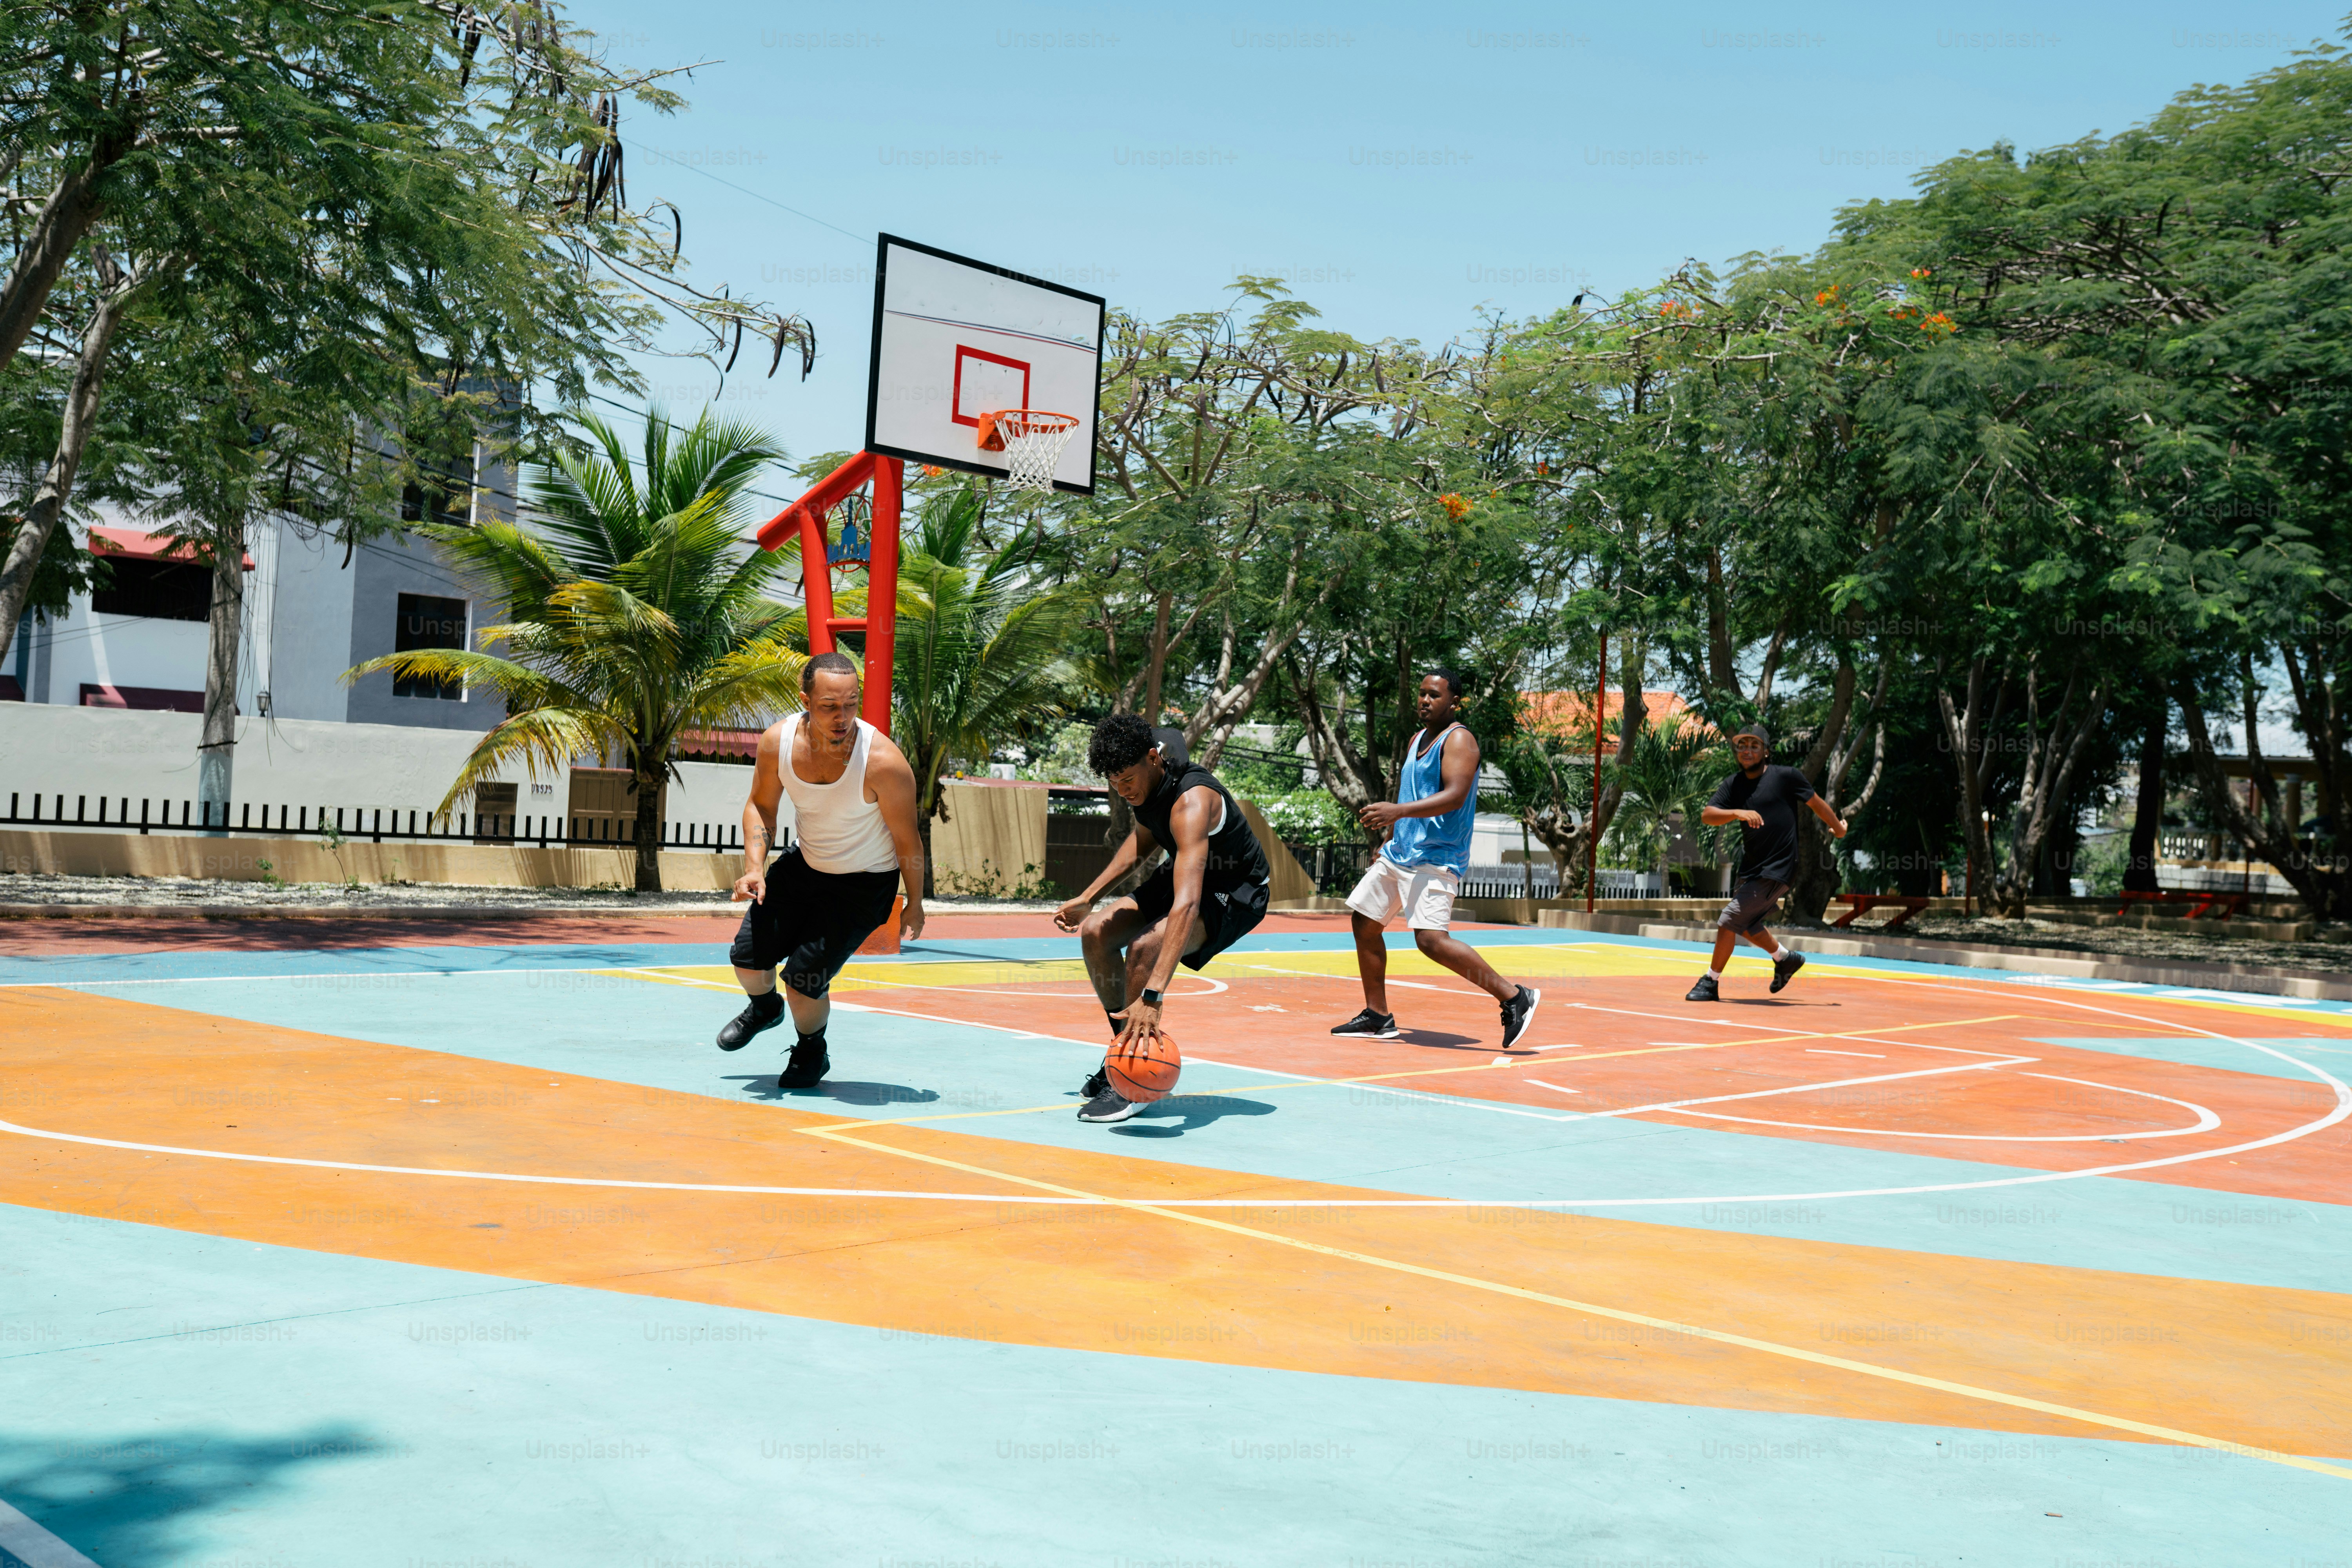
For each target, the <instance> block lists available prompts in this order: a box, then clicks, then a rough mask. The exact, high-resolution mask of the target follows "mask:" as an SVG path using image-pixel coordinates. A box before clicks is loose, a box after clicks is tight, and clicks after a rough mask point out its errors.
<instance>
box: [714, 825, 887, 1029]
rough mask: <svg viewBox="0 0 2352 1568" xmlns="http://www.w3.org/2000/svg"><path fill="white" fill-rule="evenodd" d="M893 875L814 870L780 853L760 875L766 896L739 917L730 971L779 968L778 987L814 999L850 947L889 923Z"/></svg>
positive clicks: (795, 853)
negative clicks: (781, 983)
mask: <svg viewBox="0 0 2352 1568" xmlns="http://www.w3.org/2000/svg"><path fill="white" fill-rule="evenodd" d="M897 897H898V872H896V871H819V870H816V869H814V868H812V867H811V866H810V865H809V863H808V862H807V861H805V860H803V859H802V858H801V852H800V850H799V849H798V848H797V847H794V848H791V849H787V850H785V851H784V852H783V854H782V855H781V856H779V857H778V858H777V859H776V862H775V864H774V865H772V866H770V867H769V868H768V896H767V897H766V898H764V899H761V900H760V901H759V902H758V903H756V904H753V905H752V906H751V908H750V909H748V910H745V911H744V912H743V924H742V926H741V928H740V930H738V931H736V932H735V945H734V946H733V947H731V948H730V949H729V950H728V952H727V956H728V958H729V959H730V961H731V962H732V963H734V965H735V967H736V968H738V969H773V968H774V967H775V966H776V965H778V964H779V963H781V964H782V965H783V966H784V984H787V985H789V986H791V987H792V988H793V990H795V991H797V992H799V993H800V994H802V995H803V996H822V995H824V993H825V988H826V987H827V986H829V985H831V984H833V977H834V976H835V975H836V974H838V973H841V966H842V965H843V964H845V963H848V962H849V957H850V954H852V953H854V952H856V951H857V948H858V944H859V943H860V942H864V941H865V940H866V938H867V937H869V936H871V935H873V934H874V931H875V929H876V928H877V927H878V926H880V925H881V924H882V922H883V921H887V920H888V919H889V918H890V907H891V900H894V899H896V898H897Z"/></svg>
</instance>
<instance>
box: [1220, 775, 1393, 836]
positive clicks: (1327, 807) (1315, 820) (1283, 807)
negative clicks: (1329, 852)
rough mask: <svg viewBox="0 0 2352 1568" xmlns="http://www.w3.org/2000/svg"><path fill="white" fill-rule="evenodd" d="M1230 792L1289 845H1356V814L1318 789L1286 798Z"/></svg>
mask: <svg viewBox="0 0 2352 1568" xmlns="http://www.w3.org/2000/svg"><path fill="white" fill-rule="evenodd" d="M1234 793H1235V794H1236V795H1240V796H1241V797H1242V798H1243V799H1244V800H1247V801H1248V802H1249V803H1250V804H1251V805H1255V806H1256V807H1257V808H1258V809H1259V810H1260V811H1262V812H1264V813H1265V819H1266V822H1267V824H1268V825H1269V826H1272V827H1273V828H1274V830H1275V832H1276V835H1278V836H1279V837H1282V838H1283V839H1285V840H1286V841H1288V842H1290V843H1293V844H1333V843H1346V844H1360V843H1362V842H1364V829H1363V826H1362V825H1361V824H1360V823H1359V822H1358V821H1357V820H1356V814H1355V813H1354V812H1352V811H1349V809H1348V808H1347V807H1346V806H1344V805H1340V804H1339V802H1338V801H1337V800H1335V799H1333V798H1332V795H1331V792H1330V791H1328V790H1321V789H1302V790H1293V791H1291V792H1290V793H1289V794H1287V795H1270V796H1269V795H1251V794H1248V793H1246V792H1245V791H1243V790H1241V789H1240V788H1238V787H1235V789H1234Z"/></svg>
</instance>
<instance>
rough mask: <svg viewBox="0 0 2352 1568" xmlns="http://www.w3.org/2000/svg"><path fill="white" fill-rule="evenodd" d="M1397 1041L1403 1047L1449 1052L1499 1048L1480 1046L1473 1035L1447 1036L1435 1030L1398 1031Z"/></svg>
mask: <svg viewBox="0 0 2352 1568" xmlns="http://www.w3.org/2000/svg"><path fill="white" fill-rule="evenodd" d="M1397 1039H1398V1041H1399V1042H1400V1043H1401V1044H1403V1045H1408V1046H1435V1047H1439V1048H1440V1049H1443V1050H1449V1051H1473V1050H1478V1051H1483V1050H1496V1049H1499V1048H1500V1047H1493V1046H1482V1045H1480V1044H1479V1043H1478V1038H1477V1037H1476V1036H1475V1035H1447V1034H1442V1033H1440V1032H1439V1031H1437V1030H1435V1029H1399V1030H1398V1031H1397Z"/></svg>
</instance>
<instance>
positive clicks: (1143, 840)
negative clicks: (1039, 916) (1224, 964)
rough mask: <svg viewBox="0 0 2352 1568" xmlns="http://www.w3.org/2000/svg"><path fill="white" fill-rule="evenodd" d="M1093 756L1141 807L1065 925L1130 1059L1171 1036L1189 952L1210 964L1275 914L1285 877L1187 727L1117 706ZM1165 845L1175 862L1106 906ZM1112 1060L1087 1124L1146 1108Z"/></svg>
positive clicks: (1090, 1096)
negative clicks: (1168, 1026) (1166, 1019)
mask: <svg viewBox="0 0 2352 1568" xmlns="http://www.w3.org/2000/svg"><path fill="white" fill-rule="evenodd" d="M1087 765H1088V766H1090V767H1092V768H1093V769H1094V771H1095V772H1097V773H1100V774H1102V775H1103V777H1104V778H1105V779H1106V780H1108V782H1109V784H1110V787H1111V788H1113V789H1115V790H1117V791H1118V796H1119V798H1120V799H1121V800H1124V801H1125V802H1127V804H1128V805H1129V806H1131V807H1133V808H1134V811H1135V831H1134V832H1133V833H1130V834H1129V835H1128V837H1127V842H1126V843H1124V844H1122V845H1120V846H1119V847H1118V850H1117V851H1116V852H1114V853H1113V854H1112V856H1111V858H1110V864H1109V865H1108V866H1106V867H1104V868H1103V870H1102V874H1101V875H1100V876H1098V877H1097V878H1096V879H1094V880H1093V881H1092V882H1091V883H1089V884H1088V885H1087V890H1086V891H1085V892H1083V893H1080V894H1079V895H1078V896H1077V897H1076V898H1075V899H1072V900H1070V901H1069V902H1067V903H1066V904H1064V905H1063V906H1062V907H1061V908H1060V909H1059V910H1055V913H1054V923H1055V925H1057V926H1059V927H1061V928H1062V929H1063V930H1064V931H1073V930H1075V931H1076V932H1077V933H1078V939H1079V942H1080V943H1081V945H1082V946H1083V948H1084V950H1085V952H1086V958H1087V978H1088V979H1089V980H1091V981H1093V982H1094V987H1095V995H1096V996H1097V998H1098V999H1099V1000H1100V1001H1101V1003H1102V1005H1103V1011H1104V1012H1105V1013H1106V1014H1107V1015H1108V1016H1109V1018H1110V1032H1111V1036H1112V1038H1113V1040H1114V1041H1115V1044H1114V1045H1113V1046H1112V1047H1111V1048H1112V1051H1113V1053H1114V1054H1123V1053H1127V1052H1131V1051H1138V1050H1141V1049H1143V1048H1145V1047H1149V1046H1150V1042H1151V1041H1152V1039H1153V1037H1156V1036H1158V1035H1159V1034H1160V1007H1161V1000H1160V998H1161V993H1162V992H1163V991H1164V990H1165V989H1166V988H1167V985H1168V982H1169V981H1170V980H1171V978H1173V977H1174V975H1175V973H1176V962H1177V960H1178V959H1179V958H1181V959H1182V960H1183V962H1184V963H1187V964H1189V965H1190V966H1191V967H1192V968H1194V969H1204V968H1206V967H1207V966H1208V963H1209V960H1210V959H1212V958H1213V957H1215V956H1216V955H1217V954H1218V953H1220V952H1223V951H1224V950H1225V949H1226V948H1228V947H1231V946H1232V945H1233V944H1234V942H1238V941H1239V940H1241V938H1243V937H1244V936H1246V935H1248V934H1249V932H1250V931H1251V930H1253V929H1254V928H1255V926H1256V925H1257V923H1258V921H1262V920H1264V919H1265V911H1266V906H1267V904H1268V903H1269V902H1270V901H1271V900H1272V896H1273V878H1274V874H1273V871H1272V870H1271V869H1270V868H1268V867H1267V865H1266V859H1265V850H1264V849H1262V848H1260V847H1259V846H1258V841H1257V835H1256V834H1255V833H1253V832H1251V831H1250V825H1249V819H1248V818H1247V817H1246V816H1243V815H1242V808H1241V805H1240V803H1239V802H1237V801H1235V800H1234V797H1233V795H1231V794H1230V793H1228V792H1227V790H1226V789H1225V786H1224V785H1223V784H1219V783H1218V782H1217V778H1216V775H1215V774H1213V773H1210V772H1209V770H1208V769H1206V768H1204V767H1202V766H1201V765H1199V764H1198V763H1194V762H1192V759H1191V758H1190V757H1189V756H1188V755H1187V754H1186V752H1185V749H1184V737H1183V736H1182V735H1181V734H1180V733H1178V732H1177V731H1174V730H1157V731H1155V730H1154V729H1153V728H1152V727H1151V726H1150V724H1147V723H1145V722H1144V721H1143V720H1141V719H1140V718H1139V717H1137V716H1136V715H1135V714H1132V713H1114V714H1112V715H1111V716H1110V717H1109V718H1108V719H1106V720H1104V721H1102V722H1101V723H1099V724H1097V725H1096V726H1095V732H1094V739H1093V740H1092V741H1091V742H1089V743H1088V744H1087ZM1154 846H1157V847H1160V848H1162V849H1165V850H1167V851H1168V852H1169V863H1168V864H1167V865H1165V866H1162V867H1161V868H1160V869H1159V870H1158V871H1157V872H1156V873H1154V874H1153V875H1152V876H1151V877H1150V879H1147V880H1146V881H1145V882H1144V884H1143V885H1142V886H1141V887H1139V888H1138V889H1136V890H1135V891H1134V892H1133V893H1131V894H1129V895H1128V896H1127V897H1126V898H1123V899H1121V900H1118V902H1117V903H1115V904H1113V905H1111V906H1110V907H1109V908H1108V909H1106V910H1096V909H1095V908H1094V901H1095V900H1096V899H1097V898H1098V897H1100V896H1101V894H1102V890H1103V889H1105V888H1108V887H1110V886H1111V885H1112V884H1113V883H1115V882H1117V881H1118V879H1120V878H1121V877H1124V876H1125V875H1127V873H1128V872H1129V871H1130V870H1132V869H1133V868H1135V866H1136V864H1137V863H1138V862H1139V861H1140V860H1141V859H1142V858H1143V857H1144V856H1145V855H1146V854H1148V853H1150V850H1151V848H1152V847H1154ZM1089 911H1092V912H1089ZM1110 1066H1111V1062H1110V1058H1105V1059H1104V1065H1103V1066H1102V1067H1101V1068H1097V1069H1096V1071H1095V1072H1094V1074H1093V1075H1092V1076H1091V1077H1089V1078H1088V1079H1087V1081H1086V1085H1085V1087H1084V1089H1082V1091H1081V1092H1082V1093H1083V1094H1084V1095H1085V1096H1086V1100H1087V1103H1086V1105H1085V1107H1084V1108H1083V1109H1081V1110H1079V1112H1078V1120H1079V1121H1126V1120H1127V1119H1128V1118H1129V1117H1130V1116H1133V1115H1134V1114H1135V1113H1136V1112H1137V1111H1139V1110H1142V1109H1143V1105H1142V1102H1141V1101H1139V1100H1129V1098H1128V1097H1127V1096H1125V1095H1123V1094H1121V1093H1119V1092H1118V1086H1117V1085H1116V1084H1115V1083H1114V1082H1113V1081H1112V1079H1111V1076H1110Z"/></svg>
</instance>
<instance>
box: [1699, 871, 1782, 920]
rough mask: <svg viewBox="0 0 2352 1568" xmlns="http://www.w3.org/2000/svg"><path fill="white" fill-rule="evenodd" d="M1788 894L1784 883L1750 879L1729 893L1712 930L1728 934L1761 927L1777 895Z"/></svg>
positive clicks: (1775, 902) (1776, 899) (1765, 879)
mask: <svg viewBox="0 0 2352 1568" xmlns="http://www.w3.org/2000/svg"><path fill="white" fill-rule="evenodd" d="M1788 890H1789V884H1788V883H1786V882H1776V881H1773V880H1772V879H1770V878H1769V877H1750V878H1748V880H1746V881H1744V882H1742V883H1740V884H1739V886H1738V887H1737V888H1734V889H1732V890H1731V901H1730V902H1729V903H1727V904H1726V905H1724V906H1723V912H1722V913H1721V914H1719V915H1717V916H1716V917H1715V929H1716V930H1717V931H1741V932H1746V931H1754V930H1755V929H1756V928H1757V927H1758V926H1760V925H1762V924H1763V923H1764V917H1765V916H1766V915H1769V914H1770V913H1771V912H1772V906H1773V905H1775V904H1777V903H1779V902H1780V895H1781V894H1783V893H1785V892H1787V891H1788Z"/></svg>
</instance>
